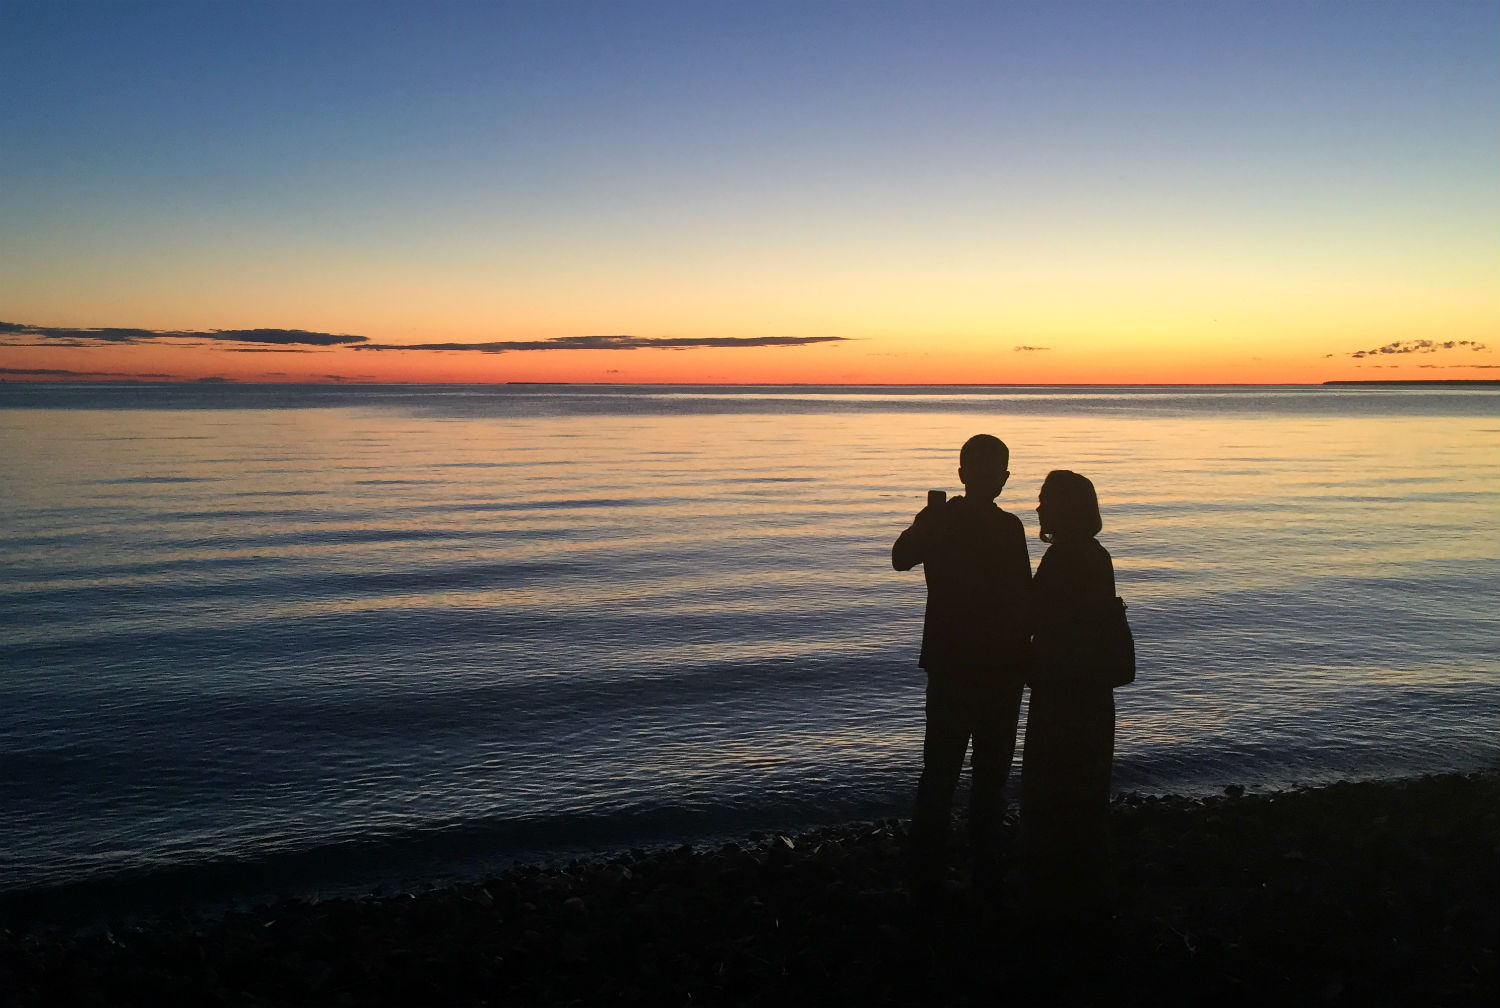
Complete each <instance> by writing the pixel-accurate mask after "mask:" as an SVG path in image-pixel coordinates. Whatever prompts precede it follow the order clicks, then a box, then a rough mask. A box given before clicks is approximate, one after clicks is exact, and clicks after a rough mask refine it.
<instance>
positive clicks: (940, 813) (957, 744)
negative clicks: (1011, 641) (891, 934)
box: [911, 669, 972, 889]
mask: <svg viewBox="0 0 1500 1008" xmlns="http://www.w3.org/2000/svg"><path fill="white" fill-rule="evenodd" d="M967 693H968V691H967V690H965V689H963V682H962V679H961V677H960V676H959V675H958V674H957V673H955V672H954V671H953V670H952V669H935V670H934V669H929V670H928V672H927V728H926V734H925V736H924V738H923V741H922V776H921V778H920V779H919V780H918V781H917V807H916V810H915V811H914V812H913V814H912V821H911V870H912V877H913V879H912V880H913V884H914V885H916V886H918V887H921V888H927V889H933V888H936V886H937V884H938V882H940V881H941V879H942V871H943V865H944V861H945V858H946V853H947V845H948V827H949V821H950V820H951V819H952V816H953V791H954V789H955V788H956V787H957V786H958V776H959V773H960V771H962V769H963V764H964V750H965V749H967V748H968V745H969V724H970V718H971V715H972V712H971V711H970V710H969V709H968V701H969V699H970V698H969V697H968V696H966V694H967Z"/></svg>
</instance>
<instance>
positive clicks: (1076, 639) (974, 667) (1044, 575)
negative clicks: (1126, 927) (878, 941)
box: [891, 434, 1115, 924]
mask: <svg viewBox="0 0 1500 1008" xmlns="http://www.w3.org/2000/svg"><path fill="white" fill-rule="evenodd" d="M1009 465H1010V450H1009V448H1007V447H1006V445H1005V442H1003V441H1001V440H1000V439H999V438H997V437H993V436H992V435H989V434H976V435H975V436H974V437H972V438H970V439H969V440H968V441H967V442H965V443H964V445H963V448H962V449H961V450H960V452H959V469H958V476H959V479H960V481H962V483H963V485H964V494H963V495H962V496H958V497H954V498H952V499H944V498H943V495H942V494H940V493H934V494H932V495H931V496H930V497H929V502H928V506H927V507H925V508H923V509H922V511H921V512H919V513H918V514H917V516H916V518H915V519H914V520H913V521H912V524H911V526H910V527H909V528H907V529H906V531H904V532H902V533H901V535H900V537H899V538H897V540H896V543H895V545H894V546H893V547H892V549H891V564H892V566H894V567H895V568H896V570H899V571H907V570H911V569H912V568H913V567H915V566H917V565H919V564H920V565H921V566H922V568H923V573H924V576H925V578H926V581H927V611H926V616H925V619H924V622H923V627H922V651H921V658H920V661H919V664H920V665H921V667H922V668H923V670H924V671H925V672H926V674H927V700H926V714H927V716H926V731H925V736H924V738H923V742H922V775H921V778H920V779H919V780H918V783H917V800H916V808H915V811H914V813H913V815H912V826H911V835H910V850H909V859H910V860H909V869H910V873H911V884H912V889H913V893H914V895H916V896H917V897H918V898H919V899H921V900H930V899H931V898H933V897H934V896H936V895H937V894H938V893H939V892H940V891H941V889H942V886H943V880H944V877H945V873H946V871H947V867H948V854H947V847H948V834H949V821H950V818H951V815H952V806H953V794H954V790H955V788H956V787H957V785H958V779H959V774H960V772H961V771H962V768H963V761H964V753H965V751H966V750H967V749H968V748H969V746H970V745H971V743H972V746H973V753H972V757H971V766H972V789H971V793H970V814H969V829H970V841H971V847H972V849H973V855H974V883H975V887H976V888H978V889H980V890H981V891H984V892H987V893H990V894H996V893H998V891H999V888H1000V885H1001V882H1002V875H1003V868H1004V862H1005V858H1004V856H1003V853H1004V852H1003V851H1002V824H1003V819H1004V815H1005V787H1006V781H1007V778H1008V777H1009V775H1010V768H1011V763H1012V761H1013V759H1014V757H1015V749H1016V729H1017V722H1018V720H1019V718H1020V710H1021V698H1022V694H1023V692H1024V691H1025V689H1027V688H1028V687H1029V688H1030V690H1031V703H1030V707H1029V709H1028V712H1027V720H1026V736H1025V738H1026V742H1025V751H1024V753H1023V754H1022V769H1021V829H1020V833H1021V838H1020V869H1021V872H1020V880H1021V889H1020V899H1021V904H1022V907H1023V909H1024V910H1025V911H1026V912H1027V913H1028V915H1029V916H1031V917H1033V918H1035V919H1038V920H1039V921H1056V922H1058V923H1063V922H1067V923H1069V924H1080V923H1088V922H1090V921H1092V922H1096V923H1100V924H1103V923H1105V922H1107V920H1108V919H1109V917H1110V915H1111V913H1112V910H1113V885H1112V873H1111V869H1110V854H1109V831H1108V816H1109V784H1110V768H1111V764H1112V762H1113V759H1114V736H1115V706H1114V694H1113V689H1112V687H1113V685H1114V684H1115V683H1114V681H1113V680H1111V678H1110V676H1109V675H1108V674H1106V673H1105V672H1104V670H1103V669H1102V668H1101V666H1102V665H1103V664H1104V662H1103V660H1102V659H1101V656H1100V655H1099V654H1098V653H1097V648H1096V647H1094V646H1093V642H1094V641H1096V640H1097V639H1098V634H1097V623H1098V621H1099V619H1100V614H1101V613H1104V612H1105V611H1106V609H1107V607H1108V606H1109V605H1110V604H1112V603H1113V602H1114V600H1115V579H1114V565H1113V563H1112V562H1111V560H1110V556H1109V553H1108V552H1107V551H1106V550H1105V549H1104V547H1103V546H1101V545H1099V542H1098V540H1097V539H1096V538H1095V537H1096V536H1097V535H1098V534H1099V531H1100V529H1101V527H1102V522H1101V520H1100V516H1099V501H1098V497H1097V495H1096V494H1095V492H1094V485H1093V484H1092V483H1091V482H1089V480H1088V479H1086V478H1085V477H1083V476H1080V475H1078V474H1077V473H1075V472H1071V471H1068V470H1055V471H1053V472H1051V473H1049V474H1048V476H1047V478H1046V480H1045V481H1044V482H1043V484H1042V487H1041V492H1040V495H1039V501H1038V504H1037V517H1038V519H1039V521H1040V524H1041V539H1042V541H1043V542H1045V543H1047V544H1048V548H1047V552H1046V554H1045V555H1044V556H1043V557H1042V560H1041V563H1040V564H1038V566H1037V571H1036V576H1035V577H1033V576H1032V573H1031V558H1030V554H1029V553H1028V551H1027V546H1026V534H1025V531H1024V529H1023V527H1022V525H1021V521H1020V519H1018V518H1017V517H1016V516H1015V515H1012V514H1009V513H1007V512H1005V511H1002V510H1001V509H1000V508H999V507H997V506H996V504H995V498H996V497H998V496H999V495H1000V491H1001V490H1002V489H1004V487H1005V483H1006V481H1007V480H1008V479H1009V478H1010V472H1009V469H1008V467H1009Z"/></svg>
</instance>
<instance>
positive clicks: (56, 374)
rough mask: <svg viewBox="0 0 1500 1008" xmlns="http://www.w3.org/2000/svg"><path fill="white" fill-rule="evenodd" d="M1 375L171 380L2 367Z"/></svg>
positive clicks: (119, 373)
mask: <svg viewBox="0 0 1500 1008" xmlns="http://www.w3.org/2000/svg"><path fill="white" fill-rule="evenodd" d="M0 375H30V376H32V377H37V378H39V377H43V376H45V377H48V378H171V377H172V376H171V375H168V374H158V373H152V374H135V373H133V372H128V371H69V370H66V369H64V368H13V367H0Z"/></svg>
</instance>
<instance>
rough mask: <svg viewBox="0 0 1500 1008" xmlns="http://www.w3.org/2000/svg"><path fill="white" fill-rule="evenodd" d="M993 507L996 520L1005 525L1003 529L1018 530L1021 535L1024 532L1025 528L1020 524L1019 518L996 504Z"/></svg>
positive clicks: (1008, 530)
mask: <svg viewBox="0 0 1500 1008" xmlns="http://www.w3.org/2000/svg"><path fill="white" fill-rule="evenodd" d="M994 508H995V517H996V520H998V521H999V523H1000V524H1001V525H1003V526H1004V527H1005V531H1007V532H1019V533H1021V534H1022V535H1025V534H1026V530H1025V528H1023V527H1022V525H1021V519H1019V518H1017V517H1016V516H1015V515H1013V514H1011V513H1010V512H1009V511H1007V510H1005V509H1004V508H1003V507H1001V506H1000V505H998V504H996V505H994Z"/></svg>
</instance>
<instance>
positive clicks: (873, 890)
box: [0, 771, 1500, 1005]
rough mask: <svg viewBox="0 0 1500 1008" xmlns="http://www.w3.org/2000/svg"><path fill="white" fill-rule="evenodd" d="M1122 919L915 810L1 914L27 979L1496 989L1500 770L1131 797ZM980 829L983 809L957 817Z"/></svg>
mask: <svg viewBox="0 0 1500 1008" xmlns="http://www.w3.org/2000/svg"><path fill="white" fill-rule="evenodd" d="M1111 825H1112V830H1113V834H1114V848H1115V859H1116V874H1117V880H1118V890H1119V908H1120V909H1119V914H1118V917H1117V919H1116V921H1115V928H1114V933H1113V934H1112V935H1110V936H1108V937H1107V938H1106V939H1104V940H1102V941H1099V940H1090V941H1084V940H1082V938H1081V936H1074V935H1069V934H1068V933H1067V932H1066V931H1063V932H1057V931H1048V932H1041V931H1039V930H1037V929H1036V928H1034V927H1031V926H1030V925H1029V924H1028V922H1027V921H1026V920H1024V919H1023V918H1022V917H1021V915H1020V914H1019V913H1018V911H1017V909H1016V904H1015V900H1014V898H1013V894H1014V890H1013V884H1014V882H1015V879H1014V877H1012V878H1011V879H1010V883H1011V891H1010V892H1005V891H1002V892H998V893H991V894H981V893H979V892H977V891H975V890H974V889H973V887H972V886H971V885H970V884H969V883H970V880H969V877H968V869H967V862H966V857H965V852H964V851H963V850H962V849H959V850H957V851H956V852H955V858H954V865H953V868H952V869H951V871H950V873H949V877H948V879H947V885H946V887H945V890H944V892H943V893H942V894H941V896H940V898H939V900H938V901H937V902H936V903H935V904H933V905H921V906H919V905H917V904H915V903H914V902H913V901H912V899H911V897H910V895H909V894H908V893H907V891H906V889H905V886H904V884H903V881H902V871H901V866H902V859H901V852H902V847H903V841H904V835H905V822H904V821H901V820H883V821H877V822H867V823H857V824H846V825H841V826H834V827H828V828H824V829H819V830H815V831H812V832H808V833H804V834H801V835H797V836H788V835H783V834H771V835H756V836H752V837H747V838H746V839H745V840H743V841H742V842H738V843H728V844H723V845H721V846H715V847H709V848H701V847H700V848H693V847H690V846H682V847H679V848H676V849H651V850H634V851H631V852H628V853H623V854H620V855H618V856H614V857H609V858H601V859H594V860H583V859H581V860H573V861H569V862H565V863H553V864H538V865H525V866H519V867H514V868H510V869H508V870H506V871H504V872H501V873H498V874H494V875H491V876H489V877H484V878H477V879H474V880H472V881H468V882H465V883H462V884H458V885H449V886H446V887H442V888H432V889H427V890H422V891H411V892H403V893H400V894H396V895H382V896H379V897H376V896H370V897H366V898H338V899H319V898H318V897H316V896H306V897H301V898H297V899H290V900H284V901H281V902H277V903H274V904H266V905H259V906H255V907H249V908H242V909H237V910H234V911H232V912H229V913H227V914H225V915H223V916H215V917H211V918H191V917H188V916H186V915H177V916H175V917H163V918H156V919H150V920H134V921H131V922H128V923H127V922H123V921H122V922H116V923H112V924H110V925H109V926H106V927H96V928H92V929H90V930H87V931H81V932H68V931H61V930H55V929H54V930H46V929H42V928H38V927H37V926H35V924H34V922H29V921H28V920H26V919H25V914H24V913H22V912H21V911H20V910H18V909H17V907H16V906H15V905H11V906H10V907H9V908H8V909H7V910H6V914H7V915H8V917H0V928H3V930H0V990H4V991H5V992H6V997H5V1000H6V1002H7V1003H9V1004H16V1005H44V1004H46V1005H52V1004H148V1003H152V1004H154V1003H159V1002H162V1001H165V1000H168V999H173V1000H182V999H185V1000H186V1003H193V1004H235V1005H282V1004H288V1005H290V1004H418V1003H427V1004H451V1005H593V1004H654V1005H701V1004H726V1005H783V1004H802V1003H819V1004H945V1005H968V1004H981V1003H994V1002H996V1001H1009V1002H1010V1003H1021V1004H1059V1003H1065V1004H1164V1003H1187V1002H1196V1003H1214V1002H1217V1003H1245V1004H1264V1003H1275V1002H1280V1003H1287V1004H1329V1005H1337V1004H1349V1005H1356V1004H1357V1005H1369V1004H1407V1003H1413V1004H1415V1003H1420V1004H1429V1005H1467V1004H1493V1003H1494V1000H1495V996H1496V994H1497V991H1500V984H1497V969H1496V967H1497V961H1496V960H1497V955H1496V952H1497V947H1500V945H1497V942H1500V937H1497V932H1500V909H1497V908H1500V772H1496V771H1489V772H1485V773H1479V774H1467V775H1461V774H1448V775H1441V776H1429V777H1421V778H1411V779H1401V780H1386V781H1361V782H1353V783H1350V782H1340V783H1337V784H1333V785H1329V786H1324V787H1318V788H1311V789H1299V790H1289V791H1275V792H1267V793H1255V792H1250V793H1245V791H1244V790H1243V789H1242V788H1239V787H1237V786H1230V787H1228V788H1226V789H1225V793H1224V794H1223V795H1221V796H1217V797H1211V798H1206V799H1204V798H1182V797H1171V796H1165V797H1163V796H1145V795H1124V796H1120V797H1118V798H1117V799H1116V801H1115V803H1114V806H1113V809H1112V823H1111ZM958 832H959V835H960V836H961V835H962V831H961V830H960V831H958Z"/></svg>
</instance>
